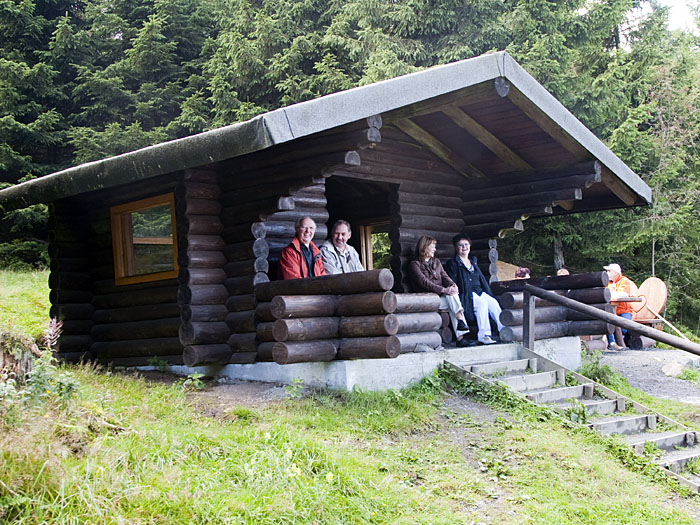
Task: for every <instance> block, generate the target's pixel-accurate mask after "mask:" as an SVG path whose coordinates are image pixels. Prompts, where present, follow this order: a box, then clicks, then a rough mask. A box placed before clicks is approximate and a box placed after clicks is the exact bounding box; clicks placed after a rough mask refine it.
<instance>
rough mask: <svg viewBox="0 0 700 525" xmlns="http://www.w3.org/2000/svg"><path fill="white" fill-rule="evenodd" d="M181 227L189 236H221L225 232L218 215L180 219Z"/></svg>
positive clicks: (192, 216)
mask: <svg viewBox="0 0 700 525" xmlns="http://www.w3.org/2000/svg"><path fill="white" fill-rule="evenodd" d="M180 226H181V227H182V228H183V229H186V230H187V232H188V234H189V235H220V234H221V232H222V231H223V230H224V225H223V224H222V222H221V219H220V218H219V217H218V216H216V215H189V216H187V217H186V218H184V219H180Z"/></svg>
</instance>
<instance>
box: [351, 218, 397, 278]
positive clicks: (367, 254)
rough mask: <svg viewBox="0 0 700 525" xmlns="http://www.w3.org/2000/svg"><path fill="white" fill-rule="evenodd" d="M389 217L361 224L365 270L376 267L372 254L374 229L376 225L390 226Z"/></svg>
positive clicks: (361, 242)
mask: <svg viewBox="0 0 700 525" xmlns="http://www.w3.org/2000/svg"><path fill="white" fill-rule="evenodd" d="M390 225H391V219H390V218H389V217H386V218H382V219H374V220H372V221H369V222H363V223H362V224H360V225H359V226H360V261H361V262H362V266H364V267H365V270H373V269H374V257H373V256H372V229H373V228H374V227H376V226H390Z"/></svg>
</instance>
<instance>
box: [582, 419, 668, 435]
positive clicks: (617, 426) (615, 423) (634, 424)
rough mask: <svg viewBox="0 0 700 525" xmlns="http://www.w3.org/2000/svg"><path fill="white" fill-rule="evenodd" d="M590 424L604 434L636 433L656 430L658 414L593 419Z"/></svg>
mask: <svg viewBox="0 0 700 525" xmlns="http://www.w3.org/2000/svg"><path fill="white" fill-rule="evenodd" d="M588 426H589V427H591V428H592V429H594V430H596V431H597V432H599V433H601V434H603V435H609V434H636V433H639V432H643V431H645V430H647V429H650V430H654V429H655V428H656V414H643V415H640V416H613V417H606V418H598V419H596V420H594V421H591V422H590V423H589V425H588Z"/></svg>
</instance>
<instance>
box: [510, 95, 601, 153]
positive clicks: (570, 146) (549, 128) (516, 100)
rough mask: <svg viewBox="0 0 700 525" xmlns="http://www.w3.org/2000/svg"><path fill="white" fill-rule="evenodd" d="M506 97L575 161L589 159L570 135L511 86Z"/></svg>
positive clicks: (585, 151) (584, 150)
mask: <svg viewBox="0 0 700 525" xmlns="http://www.w3.org/2000/svg"><path fill="white" fill-rule="evenodd" d="M506 97H507V98H508V99H509V100H510V101H511V102H512V103H513V104H515V105H516V106H517V107H518V108H520V110H521V111H522V112H523V113H525V114H526V115H527V116H528V117H530V118H531V119H532V120H533V122H535V123H536V124H537V125H538V126H539V127H540V128H541V129H542V131H544V132H545V133H547V134H548V135H549V136H550V137H552V138H553V139H554V140H555V141H557V142H558V143H559V144H561V146H562V147H563V148H565V149H566V150H567V151H569V152H570V153H571V154H572V155H573V156H574V158H575V159H576V160H577V161H584V160H587V159H589V158H590V153H589V152H588V151H587V150H586V149H585V148H584V147H583V146H581V144H579V143H578V142H576V141H575V140H574V139H573V138H572V137H571V135H569V134H568V133H566V132H565V131H564V130H563V129H562V128H561V127H559V126H558V125H557V124H556V122H554V121H553V120H552V119H551V118H550V117H549V116H548V115H547V114H546V113H544V112H543V111H542V110H541V109H539V108H538V107H537V106H535V105H534V104H533V103H532V102H531V101H530V100H529V99H528V98H527V97H526V96H525V95H523V94H522V93H521V92H520V91H518V90H517V89H516V88H514V87H513V86H510V89H508V94H507V95H506Z"/></svg>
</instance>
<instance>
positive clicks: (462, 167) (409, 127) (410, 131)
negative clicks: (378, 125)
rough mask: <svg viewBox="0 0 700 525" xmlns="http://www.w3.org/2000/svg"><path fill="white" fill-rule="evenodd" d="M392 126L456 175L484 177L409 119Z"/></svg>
mask: <svg viewBox="0 0 700 525" xmlns="http://www.w3.org/2000/svg"><path fill="white" fill-rule="evenodd" d="M394 125H395V126H396V127H397V128H399V129H400V130H401V131H403V132H404V133H406V134H407V135H409V136H410V137H411V138H413V139H414V140H416V141H417V142H418V143H420V144H422V145H423V146H425V147H426V148H428V150H430V151H431V152H432V153H433V154H435V155H436V156H437V157H438V158H439V159H441V160H442V161H443V162H445V163H447V164H448V165H450V166H452V167H453V168H454V169H455V170H457V172H458V173H461V174H462V175H464V176H465V177H479V178H481V177H484V174H483V173H481V172H480V171H479V170H478V169H476V168H475V167H474V166H472V165H471V164H470V163H469V162H467V161H466V160H464V159H463V158H461V157H460V156H459V155H457V154H456V153H455V152H454V151H452V150H451V149H450V148H448V147H447V146H445V144H443V143H442V142H440V141H439V140H438V139H436V138H435V137H434V136H433V135H431V134H430V133H428V132H427V131H426V130H424V129H423V128H421V127H420V126H419V125H418V124H416V123H415V122H413V121H412V120H410V119H404V120H399V121H397V122H394Z"/></svg>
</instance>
